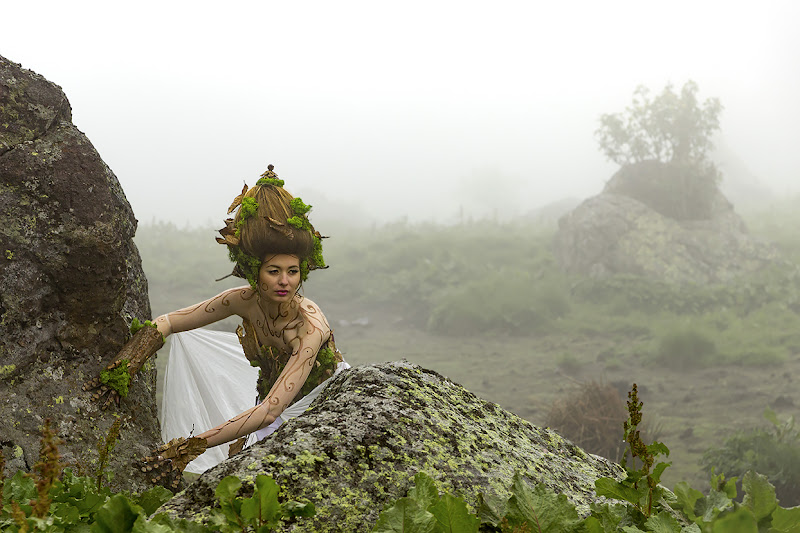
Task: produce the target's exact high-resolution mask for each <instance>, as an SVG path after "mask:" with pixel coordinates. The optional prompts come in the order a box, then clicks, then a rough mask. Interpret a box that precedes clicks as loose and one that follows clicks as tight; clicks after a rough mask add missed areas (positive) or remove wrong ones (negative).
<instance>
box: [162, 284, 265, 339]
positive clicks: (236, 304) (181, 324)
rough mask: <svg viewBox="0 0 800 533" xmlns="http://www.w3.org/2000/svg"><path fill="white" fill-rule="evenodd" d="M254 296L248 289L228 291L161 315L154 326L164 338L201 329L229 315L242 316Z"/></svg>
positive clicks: (239, 288) (253, 292)
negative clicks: (171, 334)
mask: <svg viewBox="0 0 800 533" xmlns="http://www.w3.org/2000/svg"><path fill="white" fill-rule="evenodd" d="M255 296H256V293H255V291H253V289H251V288H250V287H238V288H235V289H228V290H226V291H223V292H221V293H220V294H218V295H216V296H214V297H213V298H209V299H208V300H205V301H203V302H200V303H197V304H195V305H191V306H189V307H185V308H183V309H179V310H177V311H172V312H171V313H167V314H164V315H161V316H160V317H158V318H156V320H155V324H156V327H157V328H158V331H159V332H161V334H162V335H163V336H164V337H166V336H167V335H169V334H170V333H178V332H180V331H189V330H191V329H196V328H201V327H203V326H207V325H208V324H212V323H214V322H218V321H220V320H222V319H225V318H228V317H229V316H231V315H240V316H241V315H243V313H244V308H245V307H246V306H247V305H249V303H250V302H251V301H252V300H253V298H255Z"/></svg>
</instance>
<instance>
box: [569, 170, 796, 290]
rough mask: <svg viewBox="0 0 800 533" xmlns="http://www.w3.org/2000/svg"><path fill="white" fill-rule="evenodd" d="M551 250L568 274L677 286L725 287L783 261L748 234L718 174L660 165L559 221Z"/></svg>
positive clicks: (623, 173) (617, 180)
mask: <svg viewBox="0 0 800 533" xmlns="http://www.w3.org/2000/svg"><path fill="white" fill-rule="evenodd" d="M554 245H555V246H554V248H555V254H556V258H557V259H558V261H559V263H560V264H561V266H562V268H563V269H564V270H565V271H566V272H568V273H574V274H582V275H588V276H591V277H605V276H609V275H613V274H633V275H639V276H644V277H648V278H653V279H658V280H662V281H668V282H676V283H685V282H689V283H698V284H703V283H720V282H723V283H724V282H728V281H731V280H733V279H735V278H736V277H738V276H740V275H742V274H746V273H749V272H755V271H758V270H760V269H762V268H764V267H765V266H767V265H769V264H773V263H775V262H776V261H779V260H780V257H779V254H778V252H777V250H776V249H775V248H774V247H773V246H771V245H769V244H767V243H763V242H761V241H759V240H757V239H755V238H754V237H752V236H751V235H750V234H749V233H748V232H747V228H746V226H745V224H744V222H743V221H742V219H741V217H739V215H737V214H736V212H735V211H734V210H733V206H732V205H731V203H730V202H728V200H727V199H726V198H725V197H724V196H723V195H722V193H721V192H720V191H719V189H718V188H717V185H716V182H715V181H714V175H713V173H710V174H709V175H707V176H697V175H693V174H692V173H691V172H690V171H688V170H687V169H686V168H685V167H681V166H678V165H672V164H668V163H661V162H658V161H645V162H642V163H637V164H634V165H630V166H626V167H623V168H622V169H620V170H619V172H617V173H616V174H615V175H614V176H613V177H612V178H611V180H609V182H608V183H607V184H606V187H605V189H604V190H603V192H602V193H601V194H599V195H597V196H594V197H592V198H589V199H588V200H586V201H584V202H583V203H581V204H580V205H579V206H578V207H576V208H575V209H574V210H572V211H571V212H570V213H568V214H566V215H564V216H563V217H562V218H561V219H560V220H559V228H558V232H557V233H556V237H555V240H554Z"/></svg>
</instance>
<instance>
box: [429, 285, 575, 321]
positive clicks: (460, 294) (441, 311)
mask: <svg viewBox="0 0 800 533" xmlns="http://www.w3.org/2000/svg"><path fill="white" fill-rule="evenodd" d="M569 308H570V304H569V298H568V291H567V289H566V287H565V284H564V283H563V282H562V281H561V280H560V279H558V277H556V276H553V277H552V278H548V279H534V278H533V276H531V275H530V273H528V272H526V271H522V270H501V271H498V272H496V273H494V274H491V275H487V276H483V277H481V278H480V279H478V280H471V281H468V282H467V283H465V284H463V285H462V286H461V287H458V288H455V289H452V290H450V291H447V292H445V293H443V294H442V295H441V296H440V297H439V298H438V299H437V301H436V303H435V305H434V307H433V310H432V311H431V316H430V319H429V320H428V329H429V330H431V331H433V332H436V333H444V334H452V335H467V334H484V333H486V332H487V331H494V332H497V333H509V334H514V335H524V334H529V333H532V332H536V331H543V330H544V329H546V328H547V327H548V326H549V325H550V324H551V322H552V321H553V320H555V319H557V318H560V317H562V316H564V315H565V314H566V313H567V312H569Z"/></svg>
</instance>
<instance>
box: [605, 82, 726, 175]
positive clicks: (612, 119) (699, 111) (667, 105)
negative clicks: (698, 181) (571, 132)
mask: <svg viewBox="0 0 800 533" xmlns="http://www.w3.org/2000/svg"><path fill="white" fill-rule="evenodd" d="M697 90H698V89H697V84H696V83H695V82H693V81H691V80H689V81H687V82H686V83H685V84H684V86H683V88H682V89H681V91H680V94H676V93H675V91H674V90H673V87H672V84H667V86H666V87H664V89H663V90H662V91H661V93H660V94H658V95H657V96H655V97H654V98H653V99H652V100H651V99H650V91H649V90H648V89H647V88H646V87H644V86H642V85H640V86H639V87H637V88H636V90H635V91H634V92H633V104H632V105H631V106H630V107H627V108H626V109H625V111H624V112H623V113H614V114H606V115H602V116H601V117H600V128H598V129H597V131H596V132H595V135H596V136H597V138H598V141H599V143H600V149H601V150H602V151H603V153H605V155H606V157H607V158H608V159H610V160H611V161H614V162H615V163H617V164H619V165H627V164H631V163H638V162H641V161H645V160H657V161H661V162H664V163H669V162H674V163H681V164H685V165H688V166H692V167H697V168H698V169H700V168H705V169H706V170H712V169H713V168H714V165H713V164H712V163H710V162H709V161H708V160H707V158H706V156H707V153H708V151H709V150H710V149H711V148H712V147H713V144H712V142H711V135H712V134H713V133H714V132H715V131H717V130H719V114H720V112H721V111H722V105H721V104H720V102H719V99H718V98H710V99H708V100H706V101H705V102H703V103H702V105H701V104H700V102H699V101H698V99H697Z"/></svg>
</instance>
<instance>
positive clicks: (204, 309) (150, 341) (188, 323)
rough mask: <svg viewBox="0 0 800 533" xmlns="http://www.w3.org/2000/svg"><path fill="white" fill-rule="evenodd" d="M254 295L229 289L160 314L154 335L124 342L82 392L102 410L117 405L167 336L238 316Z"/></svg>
mask: <svg viewBox="0 0 800 533" xmlns="http://www.w3.org/2000/svg"><path fill="white" fill-rule="evenodd" d="M254 295H255V293H254V292H253V290H252V289H251V288H250V287H239V288H237V289H229V290H227V291H224V292H222V293H220V294H218V295H216V296H214V297H213V298H210V299H208V300H206V301H204V302H200V303H199V304H195V305H193V306H191V307H187V308H185V309H180V310H178V311H173V312H172V313H168V314H166V315H161V316H160V317H158V318H157V319H156V320H155V326H156V329H157V330H158V331H157V332H156V331H155V330H154V329H153V328H151V327H149V326H145V327H143V328H141V330H139V331H138V332H137V333H136V334H135V335H134V336H133V337H131V339H130V340H129V341H128V342H127V343H125V345H124V346H123V347H122V350H121V351H120V352H119V353H118V354H117V355H116V357H115V358H114V360H113V361H111V363H109V364H108V365H107V366H106V367H105V370H103V371H102V372H100V374H99V375H98V376H96V377H94V378H93V379H91V380H89V381H87V382H86V383H84V385H83V390H84V391H87V392H88V391H91V392H92V399H93V400H94V401H102V408H103V409H106V408H107V407H108V406H110V405H111V404H112V403H117V404H119V402H120V395H122V396H127V394H128V391H127V387H128V383H129V382H130V378H132V377H133V376H134V375H136V373H137V372H138V371H139V369H140V368H141V367H142V365H143V364H144V363H145V361H147V359H149V358H150V357H151V356H152V355H153V354H154V353H156V352H157V351H158V349H159V348H161V346H163V345H164V339H165V338H166V337H167V335H169V334H170V333H176V332H179V331H186V330H189V329H194V328H199V327H201V326H205V325H207V324H211V323H212V322H216V321H218V320H222V319H223V318H227V317H229V316H231V315H233V314H239V315H242V314H244V313H245V311H246V309H247V306H248V305H249V302H250V301H251V300H252V299H253V298H254ZM126 370H127V374H128V376H129V377H128V378H123V377H122V376H121V374H120V373H124V372H125V371H126ZM112 374H114V375H115V376H116V377H114V375H112ZM117 374H119V375H117ZM104 376H105V377H104ZM112 378H113V379H112Z"/></svg>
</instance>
